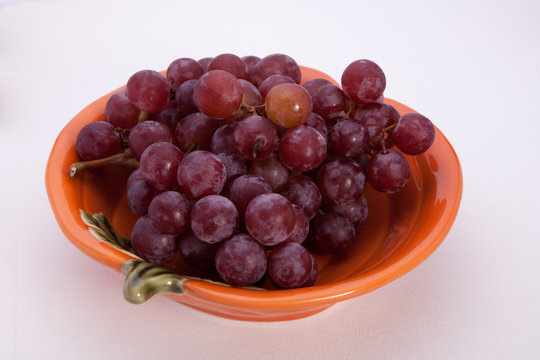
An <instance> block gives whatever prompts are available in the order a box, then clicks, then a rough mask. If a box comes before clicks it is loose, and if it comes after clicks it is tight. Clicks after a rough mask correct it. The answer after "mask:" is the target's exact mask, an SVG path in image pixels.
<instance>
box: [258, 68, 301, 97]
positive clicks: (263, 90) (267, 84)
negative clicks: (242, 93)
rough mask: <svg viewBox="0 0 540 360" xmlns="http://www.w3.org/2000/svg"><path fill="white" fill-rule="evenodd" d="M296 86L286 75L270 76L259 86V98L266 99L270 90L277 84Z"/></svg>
mask: <svg viewBox="0 0 540 360" xmlns="http://www.w3.org/2000/svg"><path fill="white" fill-rule="evenodd" d="M287 83H289V84H296V83H295V82H294V80H293V79H291V78H290V77H288V76H286V75H281V74H276V75H270V76H269V77H267V78H266V79H264V81H263V82H262V83H261V85H260V86H259V93H260V94H261V97H262V99H263V100H265V99H266V95H267V94H268V92H269V91H270V89H272V88H273V87H274V86H276V85H279V84H287Z"/></svg>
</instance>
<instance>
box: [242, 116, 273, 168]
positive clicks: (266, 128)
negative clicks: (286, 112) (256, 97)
mask: <svg viewBox="0 0 540 360" xmlns="http://www.w3.org/2000/svg"><path fill="white" fill-rule="evenodd" d="M233 140H234V147H235V149H236V152H237V153H238V154H239V155H240V156H242V157H244V158H246V159H250V160H257V159H264V158H267V157H268V156H270V154H271V153H272V151H274V147H275V146H276V143H277V140H278V138H277V133H276V129H275V127H274V126H273V125H272V123H271V122H270V121H268V120H267V119H265V118H263V117H262V116H256V115H253V116H248V117H246V118H244V119H242V120H241V121H239V122H238V124H237V125H236V127H235V128H234V132H233Z"/></svg>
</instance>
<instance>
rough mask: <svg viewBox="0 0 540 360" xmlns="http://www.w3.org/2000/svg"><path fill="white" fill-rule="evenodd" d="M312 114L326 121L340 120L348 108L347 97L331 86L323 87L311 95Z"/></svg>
mask: <svg viewBox="0 0 540 360" xmlns="http://www.w3.org/2000/svg"><path fill="white" fill-rule="evenodd" d="M311 101H312V102H313V112H314V113H316V114H319V115H321V116H322V117H323V118H324V119H326V120H331V119H336V118H342V117H344V116H345V114H346V112H347V107H348V101H347V96H346V95H345V93H344V92H343V91H342V90H341V89H340V88H338V87H337V86H335V85H333V84H328V85H323V86H321V87H320V88H319V89H318V90H317V91H315V93H314V94H312V95H311Z"/></svg>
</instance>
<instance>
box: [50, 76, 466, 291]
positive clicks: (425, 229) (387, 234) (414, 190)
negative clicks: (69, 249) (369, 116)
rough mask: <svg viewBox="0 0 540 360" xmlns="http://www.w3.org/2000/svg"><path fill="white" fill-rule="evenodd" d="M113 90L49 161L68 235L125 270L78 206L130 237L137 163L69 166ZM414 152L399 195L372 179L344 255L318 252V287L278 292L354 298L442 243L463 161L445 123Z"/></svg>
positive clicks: (184, 269) (69, 130)
mask: <svg viewBox="0 0 540 360" xmlns="http://www.w3.org/2000/svg"><path fill="white" fill-rule="evenodd" d="M302 75H303V78H302V81H303V82H305V81H308V80H310V79H312V78H316V77H324V78H327V79H330V78H329V77H328V76H327V75H325V74H323V73H321V72H318V71H316V70H313V69H310V68H306V67H302ZM332 81H333V80H332ZM333 82H334V83H335V81H333ZM112 93H113V92H111V93H110V94H107V95H105V96H104V97H102V98H101V99H99V100H97V101H95V102H94V103H92V104H91V105H89V106H88V107H87V108H86V109H84V110H83V111H82V112H81V113H80V114H79V115H77V116H76V117H75V118H74V119H73V120H72V121H71V122H70V123H69V124H68V125H67V126H66V128H65V129H64V130H63V131H62V133H61V134H60V135H59V137H58V139H57V141H56V143H55V145H54V148H53V150H52V152H51V156H50V159H49V164H48V166H47V174H46V183H47V191H48V194H49V198H50V201H51V205H52V207H53V210H54V213H55V216H56V218H57V220H58V222H59V224H60V226H61V227H62V230H63V231H64V232H65V233H66V235H67V237H68V238H69V239H70V240H71V241H72V242H73V243H74V244H75V245H76V246H77V247H79V248H80V249H81V250H82V251H84V252H85V253H87V254H88V255H89V256H91V257H93V258H94V259H95V260H97V261H99V262H101V263H103V264H105V265H107V266H110V267H112V268H115V269H117V270H118V269H119V268H120V266H121V264H122V263H123V262H124V261H126V260H128V259H129V256H128V255H126V254H124V253H122V252H120V251H118V250H116V249H114V248H111V247H110V246H108V245H106V244H104V243H102V242H100V241H99V240H97V239H95V238H94V237H93V236H92V235H90V233H89V232H88V229H87V226H86V225H85V224H84V223H83V222H82V220H81V219H80V214H79V210H80V209H82V210H84V211H86V212H88V213H91V214H93V213H99V212H102V213H104V214H105V215H106V216H107V218H108V219H109V220H110V222H111V224H112V226H113V227H114V229H115V230H116V231H117V232H118V233H119V235H121V236H124V237H129V235H130V232H131V228H132V226H133V224H134V223H135V221H136V219H137V216H136V215H134V214H133V213H132V212H131V211H130V210H129V208H128V206H127V201H126V190H125V185H126V180H127V177H128V176H129V174H130V173H131V171H132V169H131V168H127V167H105V168H100V169H96V170H92V171H86V172H83V173H82V174H80V175H79V176H78V177H77V178H75V179H72V178H69V176H68V169H69V166H70V165H71V164H72V163H73V162H75V161H77V156H76V152H75V139H76V136H77V133H78V132H79V130H80V129H81V128H82V127H83V126H84V125H85V124H87V123H89V122H91V121H98V120H104V115H103V112H104V108H105V104H106V101H107V99H108V98H109V97H110V95H111V94H112ZM386 102H387V103H389V104H391V105H393V106H394V107H395V108H396V109H397V110H398V111H399V112H400V113H401V114H404V113H408V112H413V110H412V109H410V108H408V107H406V106H404V105H402V104H400V103H398V102H396V101H393V100H390V99H387V100H386ZM407 159H408V161H409V164H410V165H411V179H410V182H409V184H408V185H407V186H406V187H405V188H404V189H403V190H402V191H401V192H399V193H398V194H394V195H387V194H382V193H378V192H376V191H374V190H373V189H372V188H371V187H370V186H369V185H367V186H366V191H365V195H366V198H367V201H368V207H369V215H368V217H367V220H366V222H365V223H364V224H363V225H361V226H359V227H358V228H357V236H356V237H357V238H356V241H355V243H354V245H353V246H352V248H351V249H349V250H348V251H347V252H346V253H344V254H342V255H338V256H335V255H332V256H330V255H320V254H315V256H316V259H317V262H318V265H319V277H318V279H317V282H316V284H315V286H314V287H311V288H302V289H294V290H276V291H275V292H278V293H283V294H287V292H289V293H291V294H296V296H298V295H299V294H307V293H311V295H310V296H313V297H321V296H323V297H324V296H345V297H351V296H354V295H357V294H359V293H363V292H366V291H369V290H371V289H374V288H377V287H379V286H382V285H384V284H385V283H387V282H389V281H391V280H393V279H395V278H397V277H398V276H400V275H403V274H404V273H405V272H407V271H409V270H410V269H412V268H413V267H414V266H416V265H418V264H419V263H420V262H421V261H423V260H424V259H425V258H426V257H427V256H429V255H430V254H431V253H432V252H433V251H434V250H435V249H436V248H437V246H438V245H439V244H440V243H441V242H442V240H443V239H444V237H445V235H446V234H447V232H448V231H449V229H450V227H451V225H452V223H453V220H454V218H455V216H456V213H457V210H458V207H459V202H460V199H461V189H462V179H461V168H460V165H459V161H458V159H457V156H456V154H455V152H454V150H453V149H452V147H451V145H450V143H449V142H448V141H447V139H446V138H445V137H444V135H443V134H442V133H441V132H440V131H439V130H438V129H437V130H436V139H435V142H434V144H433V146H432V147H431V148H430V149H429V150H428V151H427V152H426V153H424V154H422V155H420V156H414V157H411V156H407ZM166 267H168V268H170V269H172V270H174V271H175V272H178V273H180V274H183V275H192V276H198V277H201V276H203V277H209V278H211V279H216V275H215V274H203V273H201V272H200V271H199V270H197V269H195V268H193V267H191V266H189V265H188V264H187V263H185V262H184V261H183V260H182V258H181V256H177V257H176V258H175V259H173V260H172V261H171V262H169V263H168V264H167V265H166ZM195 283H197V282H195ZM198 283H200V284H195V285H194V287H197V286H200V289H203V288H206V289H210V288H212V289H211V290H212V291H213V292H223V293H224V294H225V293H228V294H234V293H235V291H238V292H242V291H244V292H245V291H246V290H242V289H233V288H223V289H220V287H219V286H218V285H213V284H208V283H205V284H203V282H198ZM263 286H269V285H268V283H266V285H263ZM251 293H253V295H251ZM242 294H243V295H242V296H248V297H250V296H253V297H254V298H260V297H261V296H264V295H261V294H260V292H257V291H248V293H247V295H246V293H242ZM284 296H286V295H284Z"/></svg>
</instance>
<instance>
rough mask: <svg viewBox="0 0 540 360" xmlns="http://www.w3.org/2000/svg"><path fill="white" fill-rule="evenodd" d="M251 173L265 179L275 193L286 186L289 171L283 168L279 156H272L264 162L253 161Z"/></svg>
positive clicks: (250, 168)
mask: <svg viewBox="0 0 540 360" xmlns="http://www.w3.org/2000/svg"><path fill="white" fill-rule="evenodd" d="M249 173H250V174H254V175H259V176H261V177H263V178H264V179H265V180H266V181H267V182H268V184H270V186H271V187H272V190H273V191H275V190H276V189H277V188H279V187H280V186H281V185H283V184H285V182H286V181H287V179H288V177H289V170H288V169H287V168H286V167H285V166H283V164H282V163H281V161H280V160H279V156H278V155H277V154H271V155H270V156H269V157H267V158H266V159H263V160H253V161H252V162H251V163H250V165H249Z"/></svg>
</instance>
